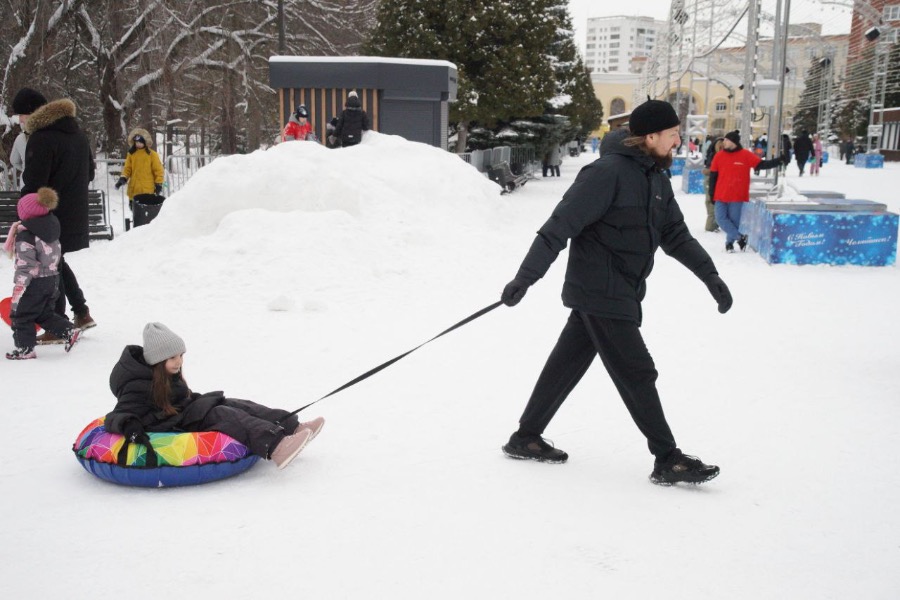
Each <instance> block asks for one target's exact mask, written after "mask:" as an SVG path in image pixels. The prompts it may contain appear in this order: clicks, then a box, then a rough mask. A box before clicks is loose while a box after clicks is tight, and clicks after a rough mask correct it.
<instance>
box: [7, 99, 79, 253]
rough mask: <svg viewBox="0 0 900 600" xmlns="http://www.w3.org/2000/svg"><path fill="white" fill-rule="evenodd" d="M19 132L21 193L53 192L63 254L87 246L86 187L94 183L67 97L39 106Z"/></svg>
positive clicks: (72, 108)
mask: <svg viewBox="0 0 900 600" xmlns="http://www.w3.org/2000/svg"><path fill="white" fill-rule="evenodd" d="M25 130H26V132H27V133H28V134H29V138H28V146H27V147H26V149H25V172H24V173H23V174H22V180H23V182H24V187H23V188H22V195H23V196H24V195H25V194H29V193H31V192H36V191H37V190H38V188H40V187H43V186H47V187H51V188H53V189H54V190H56V193H57V194H59V206H57V207H56V210H54V211H53V213H54V214H55V215H56V217H57V218H58V219H59V223H60V226H61V228H62V233H61V234H60V237H59V241H60V244H61V245H62V250H63V252H74V251H76V250H81V249H83V248H87V247H88V244H89V243H90V237H89V236H90V229H89V226H88V185H89V184H90V182H91V180H93V179H94V157H93V153H92V152H91V144H90V142H89V141H88V138H87V136H86V135H85V134H84V132H82V131H81V128H80V127H79V126H78V121H76V120H75V104H74V103H73V102H72V101H71V100H67V99H62V100H54V101H53V102H50V103H49V104H45V105H44V106H42V107H41V108H39V109H37V110H36V111H34V113H32V115H31V116H30V117H29V118H28V123H27V124H26V126H25Z"/></svg>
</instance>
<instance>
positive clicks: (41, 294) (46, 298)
mask: <svg viewBox="0 0 900 600" xmlns="http://www.w3.org/2000/svg"><path fill="white" fill-rule="evenodd" d="M58 203H59V198H58V197H57V195H56V192H55V191H53V189H52V188H48V187H42V188H40V189H38V191H37V193H32V194H25V195H24V196H22V197H21V198H20V199H19V203H18V205H17V206H16V210H17V212H18V214H19V218H20V219H21V221H16V222H15V223H13V224H12V227H10V229H9V235H8V236H7V238H6V243H5V244H4V249H5V250H6V252H7V254H9V256H10V257H12V258H13V260H14V261H15V268H16V271H15V274H14V275H13V294H12V309H11V310H10V313H9V316H10V317H11V320H12V329H13V341H14V342H15V344H16V348H15V350H13V351H12V352H7V353H6V358H8V359H10V360H25V359H30V358H37V355H36V354H35V352H34V345H35V343H36V341H37V340H36V335H35V330H34V326H35V323H36V324H38V325H40V326H41V327H43V328H44V329H46V330H47V331H49V332H50V333H52V334H53V335H55V336H57V337H59V338H61V339H63V340H65V341H66V352H68V351H69V350H71V349H72V346H74V345H75V342H77V341H78V337H79V336H80V335H81V330H80V329H77V328H76V327H75V326H74V325H72V323H71V321H69V320H68V319H67V318H65V317H64V316H62V315H59V314H57V313H56V312H55V311H54V304H55V303H56V298H57V297H58V296H59V287H58V283H57V280H58V278H59V260H60V257H61V256H62V250H61V247H60V244H59V234H60V226H59V219H57V218H56V215H53V214H50V211H51V210H53V209H54V208H56V206H57V204H58Z"/></svg>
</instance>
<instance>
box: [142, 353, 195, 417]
mask: <svg viewBox="0 0 900 600" xmlns="http://www.w3.org/2000/svg"><path fill="white" fill-rule="evenodd" d="M174 377H180V378H181V380H182V381H184V376H183V375H182V374H181V372H179V373H178V374H177V375H175V376H174ZM172 379H173V376H172V375H169V372H168V371H166V361H162V362H159V363H156V364H155V365H153V382H152V383H151V385H150V397H151V399H152V400H153V405H154V406H156V408H158V409H159V410H161V411H163V413H164V414H165V415H166V416H172V415H177V414H178V409H177V408H175V407H174V406H172V401H171V400H170V399H169V397H170V396H171V395H172ZM185 387H187V382H185ZM188 393H190V392H188Z"/></svg>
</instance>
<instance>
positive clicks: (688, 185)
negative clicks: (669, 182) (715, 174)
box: [681, 169, 705, 194]
mask: <svg viewBox="0 0 900 600" xmlns="http://www.w3.org/2000/svg"><path fill="white" fill-rule="evenodd" d="M703 177H704V176H703V169H685V170H684V171H683V172H682V174H681V191H682V192H687V193H688V194H703V193H705V190H704V189H703Z"/></svg>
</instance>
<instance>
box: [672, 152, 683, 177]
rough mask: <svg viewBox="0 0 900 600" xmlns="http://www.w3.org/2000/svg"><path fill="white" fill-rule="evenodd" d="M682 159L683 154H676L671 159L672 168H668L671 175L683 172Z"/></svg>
mask: <svg viewBox="0 0 900 600" xmlns="http://www.w3.org/2000/svg"><path fill="white" fill-rule="evenodd" d="M684 161H685V158H684V157H683V156H676V157H675V158H673V159H672V168H671V169H669V170H670V171H671V172H672V175H681V174H682V172H684Z"/></svg>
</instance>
